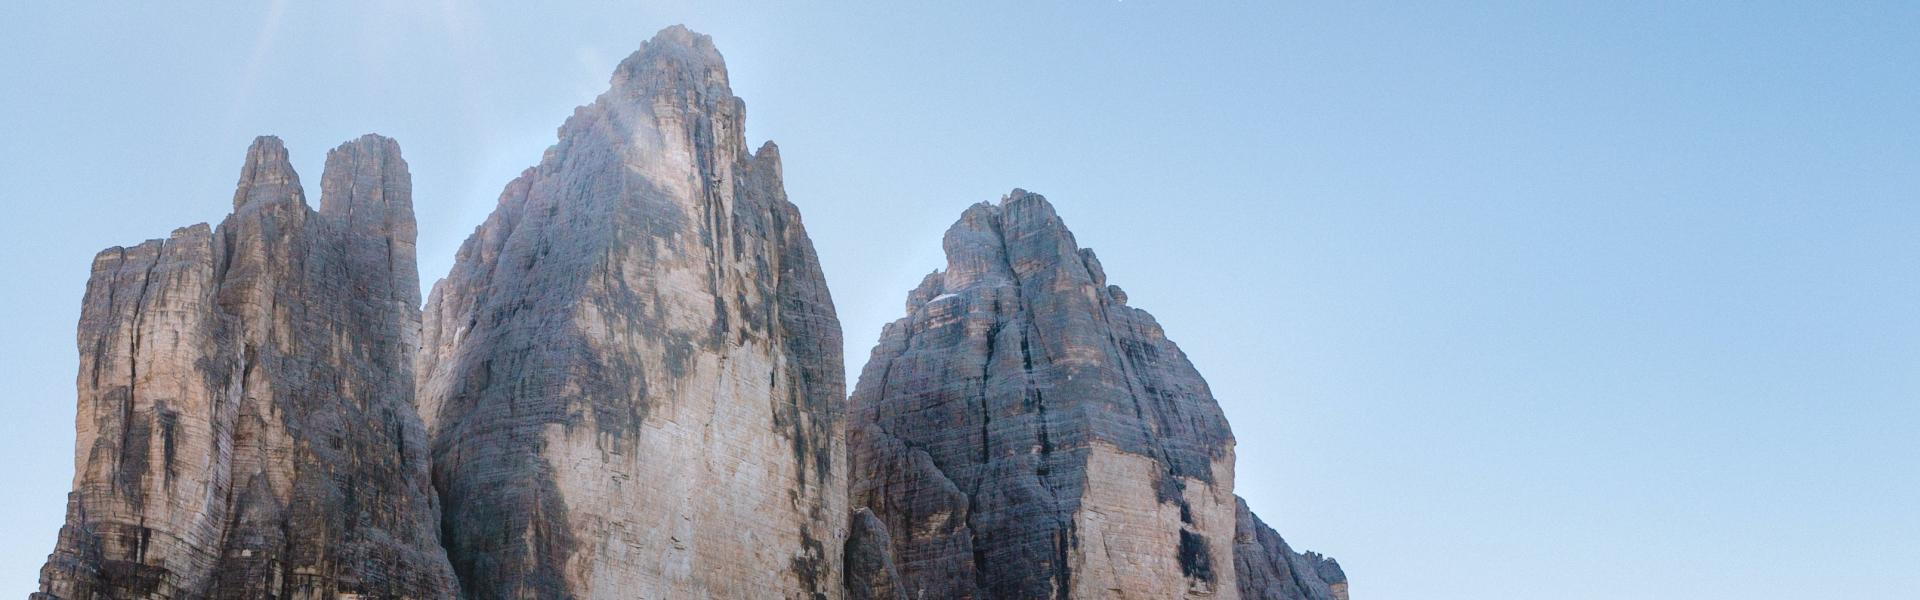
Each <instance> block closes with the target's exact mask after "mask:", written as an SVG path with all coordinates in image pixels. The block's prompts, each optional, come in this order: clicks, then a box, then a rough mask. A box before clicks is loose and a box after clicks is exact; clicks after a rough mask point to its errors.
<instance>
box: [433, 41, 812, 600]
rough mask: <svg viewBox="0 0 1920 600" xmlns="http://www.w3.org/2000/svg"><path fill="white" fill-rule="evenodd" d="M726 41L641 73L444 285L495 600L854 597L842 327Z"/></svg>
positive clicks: (545, 165) (454, 428)
mask: <svg viewBox="0 0 1920 600" xmlns="http://www.w3.org/2000/svg"><path fill="white" fill-rule="evenodd" d="M744 114H745V107H744V104H743V103H742V102H741V101H740V99H739V98H736V97H734V96H733V94H732V92H731V90H730V88H729V86H728V82H727V74H726V67H725V64H724V62H723V61H722V59H721V56H720V54H719V52H717V51H716V50H715V49H714V46H713V44H712V42H711V40H709V39H708V38H707V37H706V36H704V35H698V34H694V33H691V32H689V31H687V30H686V29H684V28H680V27H674V28H669V29H667V30H664V31H662V32H660V33H659V34H658V35H657V36H655V37H654V38H653V40H652V41H649V42H647V43H646V44H645V45H644V46H642V47H641V49H640V50H639V51H637V52H635V53H634V54H633V55H632V56H630V57H628V58H627V59H626V60H625V61H623V62H622V63H621V64H620V66H619V67H618V69H617V70H616V71H615V73H614V75H613V79H612V88H611V89H610V90H608V91H607V92H606V93H604V94H602V95H601V96H600V97H599V98H598V99H596V100H595V101H594V102H593V103H592V104H590V105H587V106H584V107H581V108H579V109H578V110H576V111H575V112H574V115H573V117H572V118H570V119H568V120H567V121H566V123H565V124H564V125H563V126H561V128H560V132H559V141H558V142H557V143H556V144H554V146H553V147H551V148H550V149H549V150H548V151H547V153H546V156H545V157H544V158H543V159H542V160H541V161H540V164H539V165H538V166H536V167H534V168H532V169H528V170H527V171H526V172H525V173H523V174H522V175H521V176H520V177H519V178H518V179H515V180H514V181H513V182H511V183H509V184H508V185H507V188H506V191H505V192H504V193H503V194H502V195H501V197H500V203H499V207H498V208H497V209H496V210H495V211H494V213H493V215H492V216H490V217H489V218H488V219H487V221H486V222H485V223H484V224H482V225H481V226H480V227H479V229H477V230H476V231H475V232H474V234H473V236H472V237H471V238H469V239H468V240H467V242H466V243H465V245H463V246H462V247H461V249H460V251H459V254H458V256H457V258H456V263H455V265H454V267H453V271H452V273H450V274H449V275H448V276H447V278H446V279H444V280H442V281H441V282H439V283H438V284H437V285H435V286H434V290H433V293H432V294H431V298H430V300H429V301H428V304H427V308H426V316H425V322H424V340H425V349H424V350H423V352H422V353H421V355H420V358H419V370H420V372H421V373H422V376H423V378H422V381H421V387H420V398H421V406H422V412H423V414H424V416H425V418H426V420H427V423H428V427H429V429H430V432H431V437H432V454H433V464H434V484H435V486H436V487H437V488H438V489H439V491H440V493H441V496H442V498H444V499H445V505H446V506H445V508H446V515H445V525H444V529H445V531H446V532H447V539H446V543H447V549H448V553H449V555H450V557H451V559H452V563H453V566H454V569H455V571H457V572H458V574H459V577H460V579H461V581H462V582H463V584H464V586H465V591H466V593H467V594H468V595H469V596H471V597H475V598H566V597H575V598H825V597H833V598H837V597H840V596H841V595H842V593H843V592H842V589H843V585H842V580H841V563H842V560H843V552H842V547H843V541H844V540H845V538H846V535H847V518H848V511H847V506H846V475H847V471H846V467H845V464H844V462H845V458H844V457H845V452H846V446H845V439H844V434H843V428H844V426H843V423H842V410H843V404H844V400H843V399H844V393H845V382H844V376H843V375H842V372H843V371H842V362H841V357H840V349H841V342H840V325H839V322H838V320H837V318H836V317H835V315H834V310H833V303H832V300H831V299H830V297H829V296H828V294H827V289H826V283H825V279H824V277H823V276H822V274H821V271H820V266H819V262H818V261H817V259H816V258H815V256H814V251H813V247H812V243H811V242H810V241H809V240H808V238H807V235H806V231H805V229H804V227H802V225H801V222H800V215H799V212H798V211H797V210H796V209H795V208H794V206H793V204H791V203H789V202H788V201H787V198H786V194H785V192H784V190H783V186H782V183H781V172H780V157H779V153H778V150H777V149H776V148H775V147H774V146H773V145H772V144H771V143H769V144H767V145H764V146H762V147H761V148H760V149H759V150H758V151H750V149H749V148H748V147H747V145H746V141H745V139H744V137H743V135H742V132H743V125H744Z"/></svg>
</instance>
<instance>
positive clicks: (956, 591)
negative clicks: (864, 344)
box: [849, 190, 1238, 599]
mask: <svg viewBox="0 0 1920 600" xmlns="http://www.w3.org/2000/svg"><path fill="white" fill-rule="evenodd" d="M945 247H946V253H947V268H946V270H945V271H942V272H935V273H934V274H932V275H929V276H927V278H926V279H925V280H924V281H923V282H922V283H921V284H920V286H919V287H918V288H917V289H915V290H914V291H913V292H912V294H911V295H910V296H909V298H908V300H907V310H908V316H907V317H906V318H904V319H901V320H899V321H895V322H894V323H892V324H890V325H888V326H887V327H886V328H885V330H884V332H883V333H882V334H881V339H880V342H879V345H878V346H876V347H875V348H874V350H873V356H872V358H871V359H870V361H869V362H868V363H867V366H866V368H865V370H864V371H863V372H862V374H861V377H860V384H859V386H858V388H857V389H856V390H855V391H854V394H853V397H852V399H851V401H850V408H851V411H852V415H851V417H850V419H851V425H850V426H849V428H850V433H849V438H850V442H849V447H850V452H851V457H852V459H851V460H852V465H853V469H854V478H853V481H852V484H851V486H852V487H851V497H852V502H853V503H854V504H855V505H856V506H862V507H866V508H870V509H871V510H872V511H873V512H874V514H875V515H877V516H878V518H879V519H880V520H881V521H882V522H883V523H884V524H885V525H886V528H887V530H888V532H890V534H891V537H892V548H893V560H894V565H895V567H896V568H897V569H898V571H899V573H900V576H901V579H902V581H904V584H905V585H904V587H905V588H906V590H907V594H908V595H909V596H910V597H916V598H917V597H926V598H1155V599H1165V598H1232V597H1235V596H1237V593H1238V592H1237V588H1236V586H1235V583H1234V582H1235V579H1234V569H1235V562H1234V559H1233V554H1232V552H1233V540H1234V527H1235V514H1234V504H1233V494H1232V489H1233V435H1232V433H1231V431H1230V430H1229V429H1228V427H1227V423H1226V419H1225V418H1224V417H1223V416H1222V415H1221V412H1220V408H1219V406H1218V405H1217V404H1216V403H1215V402H1214V399H1213V397H1212V394H1211V393H1210V392H1209V391H1208V389H1207V385H1206V382H1205V381H1203V380H1202V379H1201V378H1200V376H1199V374H1198V373H1197V372H1196V371H1195V370H1194V368H1193V365H1191V364H1190V363H1188V361H1187V359H1186V356H1185V355H1184V354H1182V353H1181V352H1180V349H1179V348H1178V347H1176V346H1175V345H1174V344H1173V342H1171V341H1169V340H1168V339H1167V338H1166V336H1165V334H1164V333H1163V332H1162V331H1161V329H1160V326H1159V325H1158V324H1157V323H1155V322H1154V320H1153V317H1152V316H1151V315H1148V314H1147V313H1146V312H1144V311H1141V310H1139V309H1135V308H1132V307H1129V306H1127V305H1126V301H1125V295H1124V294H1123V293H1122V292H1121V291H1120V290H1119V288H1117V287H1112V286H1109V285H1107V282H1106V275H1105V273H1104V272H1103V271H1102V269H1101V266H1100V261H1099V260H1098V259H1097V258H1096V257H1095V256H1094V254H1093V253H1092V252H1091V251H1089V250H1083V249H1081V248H1080V247H1079V246H1078V245H1077V244H1076V243H1075V242H1074V238H1073V234H1072V233H1071V232H1069V231H1068V230H1067V228H1066V226H1065V225H1064V224H1063V223H1062V222H1061V220H1060V218H1059V217H1058V216H1057V215H1055V213H1054V210H1053V207H1052V205H1051V204H1049V203H1048V202H1047V201H1046V199H1045V198H1042V197H1040V196H1039V195H1036V194H1029V193H1027V192H1025V191H1022V190H1014V192H1013V194H1011V195H1009V196H1007V197H1005V198H1003V199H1002V200H1001V201H1000V203H999V204H985V203H982V204H978V205H975V206H973V207H972V208H969V209H968V210H967V211H966V212H965V214H963V215H962V216H961V218H960V221H959V222H958V223H956V224H954V226H953V227H952V228H951V229H949V230H948V231H947V234H946V240H945ZM850 577H851V575H850Z"/></svg>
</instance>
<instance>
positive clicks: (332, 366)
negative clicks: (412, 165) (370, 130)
mask: <svg viewBox="0 0 1920 600" xmlns="http://www.w3.org/2000/svg"><path fill="white" fill-rule="evenodd" d="M410 188H411V183H410V179H409V175H408V173H407V166H406V162H405V161H403V160H402V159H401V157H400V149H399V146H398V145H396V144H394V142H393V140H389V139H386V138H381V137H378V136H372V135H369V136H365V137H362V138H360V139H357V140H354V141H352V142H348V143H347V144H345V145H342V146H340V147H339V148H337V149H335V150H334V151H332V152H330V153H328V156H327V163H326V172H325V174H324V175H323V176H322V179H321V190H322V192H321V194H322V202H321V206H320V210H319V211H318V212H316V211H314V210H312V209H310V208H308V207H307V204H306V201H305V197H304V193H303V192H302V190H301V187H300V180H299V177H298V176H297V175H295V174H294V172H293V168H292V166H291V165H289V163H288V162H287V152H286V149H285V148H283V147H282V146H281V144H280V141H279V140H278V139H275V138H271V137H266V138H260V139H259V140H256V141H255V142H254V144H253V147H252V148H251V149H249V150H248V152H247V160H246V165H245V167H244V168H243V169H242V171H241V176H240V184H239V189H238V190H237V191H236V192H235V193H234V212H233V214H232V215H231V216H229V217H227V219H226V220H225V221H224V222H222V223H221V224H220V226H219V228H218V229H209V228H208V227H207V226H206V225H195V226H192V227H188V228H184V229H180V230H176V231H174V232H173V235H172V236H171V237H169V238H168V239H164V240H152V241H148V242H145V243H142V244H139V245H137V246H134V247H132V248H111V249H108V250H106V251H104V252H101V253H100V255H99V256H98V257H96V258H95V259H94V262H93V276H92V278H91V280H89V282H88V284H87V292H86V297H85V300H84V301H83V305H82V309H81V319H80V328H79V335H78V344H79V350H80V374H79V378H78V388H79V398H80V403H79V414H78V432H79V435H78V440H77V443H76V444H75V457H74V465H75V469H74V471H75V474H74V483H73V492H72V493H71V494H70V495H69V499H68V515H67V522H66V525H65V526H64V527H63V528H62V529H61V532H60V539H59V542H58V545H57V547H56V548H55V549H54V552H53V553H52V555H51V556H50V557H49V558H48V561H47V565H46V566H45V567H44V568H43V569H42V570H41V584H40V592H39V593H37V594H35V595H34V597H35V598H43V599H49V600H51V599H76V600H77V599H94V598H292V599H308V598H311V599H322V598H324V599H329V600H331V599H334V598H341V597H354V596H353V595H355V594H358V595H362V596H367V597H382V598H399V597H407V598H451V597H454V596H455V595H456V594H457V588H456V587H455V585H456V584H455V581H454V579H453V573H452V570H451V569H450V568H449V565H448V563H447V560H446V557H445V554H444V553H443V552H442V550H441V548H440V544H439V539H438V531H439V530H438V527H437V525H438V519H439V510H438V507H437V506H436V501H435V497H434V495H433V491H432V488H431V487H430V486H429V479H428V462H427V454H426V448H427V446H426V436H425V431H424V428H423V427H422V424H421V421H420V419H419V417H418V415H417V413H416V412H415V409H414V406H413V388H414V377H413V369H412V365H411V362H410V360H409V359H410V357H411V356H412V355H413V354H414V352H415V349H416V348H417V346H418V340H419V332H418V324H417V323H418V318H419V317H418V314H419V309H418V308H417V307H418V306H419V285H418V283H417V281H418V279H417V278H418V275H417V274H416V273H415V270H414V258H413V243H414V221H413V209H412V201H411V197H410V194H411V192H410Z"/></svg>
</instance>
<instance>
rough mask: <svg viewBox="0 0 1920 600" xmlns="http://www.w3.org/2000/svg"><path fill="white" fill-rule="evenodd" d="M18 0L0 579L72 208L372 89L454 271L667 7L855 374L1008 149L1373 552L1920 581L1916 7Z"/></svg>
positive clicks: (1262, 449)
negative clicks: (760, 179)
mask: <svg viewBox="0 0 1920 600" xmlns="http://www.w3.org/2000/svg"><path fill="white" fill-rule="evenodd" d="M27 4H30V3H28V2H5V3H0V82H3V83H0V205H3V206H4V209H5V212H4V213H0V214H4V218H0V282H4V285H0V381H4V382H5V384H6V390H5V391H4V392H0V394H3V395H0V398H5V418H4V419H0V482H3V483H0V514H4V515H6V518H5V519H4V522H0V596H12V597H19V596H21V595H24V594H26V593H27V592H29V591H30V590H32V589H33V588H34V586H35V580H36V577H37V574H36V572H37V569H38V568H39V565H40V564H41V562H42V561H43V560H44V559H45V556H46V554H47V552H48V551H49V550H50V549H52V547H53V542H54V535H55V532H56V530H57V528H58V526H59V524H60V522H61V519H62V516H63V513H64V507H65V504H64V502H65V500H64V498H65V495H66V492H67V489H68V485H69V478H70V477H71V474H72V444H73V410H74V390H73V383H74V372H75V369H76V365H77V362H76V361H77V359H76V352H75V348H74V339H73V332H74V326H75V322H76V320H77V318H78V314H79V300H80V296H81V291H82V288H83V285H84V283H85V280H86V277H87V271H88V265H89V261H90V259H91V257H92V256H93V254H94V253H95V252H96V251H98V250H100V249H101V248H105V247H108V246H113V245H121V244H131V243H134V242H138V241H140V240H143V239H147V238H153V237H159V236H164V235H165V234H166V233H167V232H168V231H169V230H171V229H172V228H174V227H177V226H182V225H187V224H190V223H195V222H201V221H216V222H217V221H218V219H219V218H221V217H222V216H223V215H224V214H225V213H226V212H227V210H228V209H229V208H230V199H231V196H232V191H233V185H234V182H235V181H236V180H237V179H238V174H239V169H240V164H241V160H242V158H243V156H244V153H245V150H246V147H247V144H248V142H249V140H251V139H252V137H253V136H254V135H257V134H266V133H272V134H278V135H279V136H281V137H282V138H283V139H285V141H286V144H287V146H288V148H289V149H290V151H291V152H292V154H293V159H294V165H295V167H297V168H298V169H299V170H300V173H301V175H302V178H303V180H304V181H305V182H306V183H307V184H308V193H309V197H310V198H317V196H318V192H319V190H318V189H317V188H318V181H319V176H320V165H321V162H322V159H323V157H324V155H325V151H326V149H327V148H331V147H333V146H334V145H336V144H338V143H340V142H342V141H345V140H347V139H350V138H352V137H355V136H357V135H359V134H362V133H366V132H370V131H371V132H379V133H382V134H385V135H389V136H392V137H394V138H396V139H398V140H399V141H400V144H401V147H402V148H403V151H404V154H405V156H406V158H407V160H408V161H409V162H410V163H411V165H412V170H413V180H414V201H415V203H416V205H417V210H418V213H419V218H420V244H419V249H420V267H421V275H422V278H423V279H425V280H426V281H428V282H431V281H432V280H434V279H436V278H438V277H439V276H441V275H442V274H444V273H445V272H446V270H447V268H448V266H449V265H450V264H451V262H452V257H453V253H454V250H455V248H456V247H457V246H458V244H459V242H460V241H461V240H462V239H464V238H465V237H466V235H467V234H468V233H469V232H470V231H472V229H473V227H474V226H475V225H477V224H479V223H480V221H481V219H482V218H484V216H485V215H486V214H487V213H488V212H489V211H490V210H491V209H492V207H493V205H494V201H495V198H496V196H497V194H498V193H499V191H500V188H501V186H502V185H504V184H505V183H506V181H507V180H508V179H510V178H511V177H513V176H514V175H515V174H517V173H518V172H519V171H520V169H522V168H525V167H527V166H530V165H532V164H534V163H535V162H536V161H537V160H538V159H539V156H540V153H541V151H542V150H543V149H544V148H545V147H546V146H547V145H548V144H550V143H551V142H552V141H553V135H554V130H555V128H556V127H558V126H559V124H560V122H561V120H562V119H564V118H565V117H566V116H567V115H568V114H570V113H571V111H572V109H573V107H574V106H575V105H578V104H583V103H585V102H587V101H588V100H589V99H591V98H592V96H593V95H594V94H596V93H598V92H599V91H601V90H603V89H604V88H605V86H606V81H607V76H608V74H609V73H610V72H611V71H612V68H613V66H614V64H615V63H616V62H617V61H618V60H619V59H620V58H621V57H623V56H625V55H626V54H627V53H629V52H631V51H632V50H634V49H635V48H637V47H638V46H639V44H640V42H641V41H643V40H645V39H647V38H648V37H650V36H651V35H652V34H653V33H654V32H655V31H657V30H659V29H660V28H662V27H664V26H667V25H670V24H673V23H685V24H687V25H688V26H690V27H692V28H693V29H695V30H697V31H701V32H704V33H708V34H712V35H713V36H714V38H715V41H716V43H717V44H718V45H719V47H720V49H721V51H722V52H723V53H724V54H725V55H726V57H727V62H728V64H729V66H730V67H731V69H732V78H733V84H734V90H735V93H737V94H738V95H740V96H741V97H743V98H745V99H746V101H747V106H748V119H747V124H748V131H747V134H748V137H749V138H750V139H749V142H750V143H753V144H757V143H758V142H759V141H760V140H763V139H768V138H771V139H774V140H776V141H777V142H779V143H780V146H781V149H782V156H783V157H784V158H785V161H786V165H785V166H786V175H787V183H788V191H789V193H790V195H791V196H792V199H793V200H794V202H795V203H797V204H798V205H799V206H800V208H801V210H802V212H803V213H804V215H805V218H806V222H807V225H808V228H809V229H810V231H811V232H812V235H813V239H814V241H815V243H816V244H817V246H818V248H819V251H820V255H821V259H822V261H823V263H824V265H825V268H826V271H827V277H828V280H829V282H830V284H831V285H832V290H833V295H834V299H835V301H836V302H837V304H838V306H839V310H840V316H841V319H842V322H843V323H844V325H845V327H846V332H847V340H848V354H847V356H848V365H847V366H848V369H849V371H851V372H856V373H857V372H858V369H859V367H860V365H861V364H862V363H863V362H864V361H865V360H866V357H867V351H868V349H869V347H870V345H871V344H872V343H873V342H874V340H875V339H876V338H877V337H878V334H879V329H880V326H881V324H882V323H884V322H886V321H888V320H891V319H894V318H896V317H898V316H899V315H900V314H901V312H902V310H903V309H902V305H903V303H904V301H905V294H906V292H907V290H908V289H910V288H911V287H913V285H914V284H915V283H917V282H918V281H919V278H920V276H921V275H922V274H924V273H926V272H927V271H929V270H932V269H933V268H935V267H938V266H940V265H941V263H942V260H941V255H940V234H941V232H942V231H944V230H945V228H946V227H947V225H948V224H950V223H951V222H952V221H953V220H954V219H955V218H956V217H957V216H958V215H959V213H960V211H961V210H962V209H963V208H965V207H966V206H967V205H968V204H971V203H973V202H978V201H983V200H994V199H996V198H998V197H999V196H1000V195H1001V194H1003V193H1005V192H1006V191H1007V190H1009V189H1011V188H1013V187H1016V186H1018V187H1025V188H1027V189H1031V190H1034V191H1037V192H1040V193H1043V194H1046V195H1047V196H1048V197H1049V198H1051V199H1052V200H1053V201H1054V203H1055V204H1056V206H1057V207H1058V208H1059V211H1060V213H1061V215H1062V216H1063V217H1064V218H1065V219H1066V221H1067V223H1068V224H1069V225H1070V226H1071V227H1072V228H1073V230H1074V232H1075V233H1076V234H1077V235H1078V237H1079V239H1080V242H1081V243H1082V245H1086V246H1091V247H1093V248H1095V249H1097V250H1098V251H1099V253H1100V256H1101V258H1102V260H1103V262H1104V263H1105V265H1106V267H1107V272H1108V273H1109V275H1110V276H1111V278H1112V281H1113V282H1114V283H1117V284H1119V285H1121V286H1123V287H1125V288H1126V289H1127V291H1128V294H1129V295H1130V296H1131V297H1132V298H1131V303H1132V304H1133V305H1134V306H1138V307H1141V308H1144V309H1147V310H1149V311H1151V312H1153V313H1154V314H1155V315H1157V316H1158V317H1159V320H1160V321H1161V322H1162V324H1164V325H1165V326H1166V329H1167V332H1168V334H1169V335H1170V336H1171V337H1173V338H1174V339H1175V340H1176V341H1177V342H1179V343H1180V344H1181V346H1182V347H1183V348H1184V349H1185V350H1186V352H1187V353H1188V354H1189V355H1190V356H1191V357H1192V359H1193V360H1194V362H1195V363H1196V365H1198V367H1199V368H1200V371H1201V373H1202V374H1203V375H1205V376H1206V377H1207V379H1208V380H1209V381H1210V382H1211V383H1212V385H1213V389H1214V391H1215V393H1216V394H1217V395H1218V396H1219V397H1220V400H1221V403H1222V405H1223V406H1224V407H1225V410H1226V412H1227V415H1228V417H1229V418H1230V419H1231V420H1232V422H1233V425H1234V429H1235V431H1236V434H1237V436H1238V438H1239V476H1238V483H1239V491H1240V493H1241V494H1242V495H1244V496H1246V497H1247V499H1248V501H1249V502H1250V503H1251V504H1252V505H1253V507H1254V508H1255V510H1256V511H1257V512H1259V513H1260V514H1261V515H1263V516H1264V517H1265V519H1266V520H1267V521H1268V522H1270V523H1272V524H1273V525H1274V526H1275V527H1276V528H1277V529H1279V531H1280V532H1281V533H1282V534H1283V535H1285V536H1286V537H1287V539H1288V540H1289V541H1290V542H1292V543H1293V544H1294V546H1295V547H1296V548H1305V549H1314V550H1319V551H1323V552H1326V553H1328V554H1331V555H1333V556H1335V557H1337V558H1338V559H1339V560H1340V561H1341V563H1342V564H1343V565H1344V566H1345V567H1346V568H1347V572H1348V573H1349V574H1350V575H1351V577H1352V579H1353V589H1354V593H1355V597H1356V598H1360V599H1362V600H1399V599H1422V600H1434V599H1440V600H1444V599H1452V598H1485V597H1503V598H1555V599H1563V600H1584V599H1607V600H1614V599H1618V598H1627V597H1632V598H1688V599H1702V598H1705V599H1714V598H1740V599H1750V598H1789V597H1800V598H1814V597H1820V598H1910V597H1913V595H1914V594H1915V591H1916V590H1920V567H1916V565H1920V510H1917V509H1920V434H1917V432H1920V368H1917V367H1920V278H1916V275H1920V35H1916V33H1915V32H1920V4H1916V3H1912V2H1904V3H1902V2H1888V3H1855V2H1803V3H1774V2H1759V3H1737V4H1735V3H1726V4H1718V3H1712V2H1692V3H1673V2H1647V3H1640V2H1591V3H1577V5H1570V4H1569V3H1551V4H1557V5H1559V6H1557V7H1553V6H1544V5H1545V4H1550V3H1540V2H1489V3H1472V4H1465V3H1462V4H1451V3H1439V2H1422V3H1384V4H1383V5H1382V4H1374V3H1325V4H1328V5H1335V6H1316V5H1305V4H1302V3H1292V2H1287V3H1282V2H1253V3H1245V4H1234V3H1225V2H1187V1H1178V2H1175V1H1148V0H1129V1H1125V2H1103V1H1093V0H1051V1H1042V2H1021V3H999V2H986V3H982V2H909V3H877V4H873V5H868V6H851V5H839V6H837V7H834V8H825V3H815V2H789V3H766V4H761V5H754V4H735V3H720V4H718V5H714V4H713V3H709V2H665V3H644V5H635V4H631V3H620V4H616V3H602V2H596V3H590V4H582V5H579V6H571V7H566V8H560V7H547V6H540V7H535V3H526V2H492V3H485V4H484V5H475V4H473V3H467V2H451V1H449V2H413V3H408V2H393V3H366V4H361V3H358V2H324V3H320V2H316V3H303V4H302V5H299V6H295V5H292V3H285V4H282V3H273V6H267V3H259V4H261V6H259V7H255V8H251V9H248V10H245V11H242V12H237V13H221V12H218V11H213V10H206V9H194V8H176V7H170V6H165V5H168V4H172V3H101V4H100V6H99V7H98V8H92V9H85V8H60V9H55V8H34V7H30V6H26V5H27ZM45 4H47V5H48V6H64V5H66V4H77V3H45ZM1796 4H1797V5H1796ZM1407 5H1414V6H1407Z"/></svg>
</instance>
